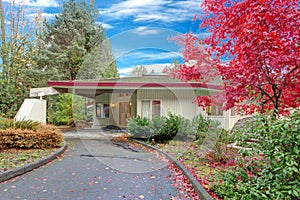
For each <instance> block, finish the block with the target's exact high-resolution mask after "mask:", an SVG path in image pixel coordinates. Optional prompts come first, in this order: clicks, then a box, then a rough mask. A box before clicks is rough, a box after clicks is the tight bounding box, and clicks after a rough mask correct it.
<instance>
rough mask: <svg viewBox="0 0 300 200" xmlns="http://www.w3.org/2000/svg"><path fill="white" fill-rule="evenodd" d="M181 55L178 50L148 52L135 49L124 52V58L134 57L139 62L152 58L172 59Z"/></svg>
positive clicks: (151, 59)
mask: <svg viewBox="0 0 300 200" xmlns="http://www.w3.org/2000/svg"><path fill="white" fill-rule="evenodd" d="M179 57H181V55H180V54H179V53H178V52H149V51H146V52H144V51H136V52H130V53H128V54H126V59H135V60H138V61H139V62H140V63H146V62H149V61H153V60H166V59H168V60H172V59H177V58H179Z"/></svg>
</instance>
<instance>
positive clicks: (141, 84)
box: [48, 81, 223, 90]
mask: <svg viewBox="0 0 300 200" xmlns="http://www.w3.org/2000/svg"><path fill="white" fill-rule="evenodd" d="M48 86H50V87H122V88H123V87H134V88H143V87H153V88H165V87H170V88H177V87H178V88H189V87H192V88H208V89H215V90H222V89H223V87H222V86H220V85H212V84H204V83H194V82H193V83H185V82H178V83H173V82H171V83H170V82H156V83H149V82H119V81H118V82H84V81H80V82H79V81H49V82H48Z"/></svg>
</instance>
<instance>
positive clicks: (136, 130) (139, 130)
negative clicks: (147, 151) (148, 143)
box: [127, 116, 151, 138]
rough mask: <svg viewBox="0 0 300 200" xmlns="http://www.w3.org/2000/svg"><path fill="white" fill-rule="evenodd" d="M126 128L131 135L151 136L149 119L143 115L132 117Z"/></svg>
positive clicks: (138, 136) (139, 136)
mask: <svg viewBox="0 0 300 200" xmlns="http://www.w3.org/2000/svg"><path fill="white" fill-rule="evenodd" d="M127 130H128V132H129V133H130V134H132V136H133V137H136V138H149V137H150V136H151V132H150V128H149V120H148V119H147V118H145V117H140V116H137V117H133V118H131V119H130V120H129V121H128V124H127Z"/></svg>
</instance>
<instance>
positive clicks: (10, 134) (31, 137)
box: [0, 125, 63, 149]
mask: <svg viewBox="0 0 300 200" xmlns="http://www.w3.org/2000/svg"><path fill="white" fill-rule="evenodd" d="M62 142H63V133H62V132H61V131H60V130H58V129H57V128H56V127H55V126H52V125H38V126H37V127H36V130H35V131H34V130H28V129H24V130H22V129H13V128H8V129H6V130H0V146H2V147H4V148H25V149H29V148H34V149H48V148H55V147H59V146H60V145H61V143H62Z"/></svg>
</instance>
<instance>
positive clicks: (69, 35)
mask: <svg viewBox="0 0 300 200" xmlns="http://www.w3.org/2000/svg"><path fill="white" fill-rule="evenodd" d="M91 3H93V2H91ZM97 16H98V15H97V12H96V10H94V9H93V6H91V5H87V4H86V3H85V2H75V1H73V0H68V1H66V2H64V4H63V8H62V12H61V13H60V14H58V15H56V16H55V20H53V21H48V22H45V31H44V34H43V35H42V39H43V41H44V44H45V45H46V48H45V49H44V50H42V51H41V57H40V58H41V60H40V62H41V64H42V63H43V65H44V66H47V67H49V68H56V69H57V70H58V71H59V73H60V74H62V78H63V79H67V80H75V79H76V76H77V73H78V71H79V69H80V67H81V66H82V63H83V62H84V60H85V57H86V56H87V54H89V53H93V51H95V48H99V45H101V43H102V42H103V40H104V29H103V28H102V26H101V25H97V24H96V18H97ZM90 56H91V55H90ZM90 70H93V67H91V69H90ZM96 72H97V70H96Z"/></svg>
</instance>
